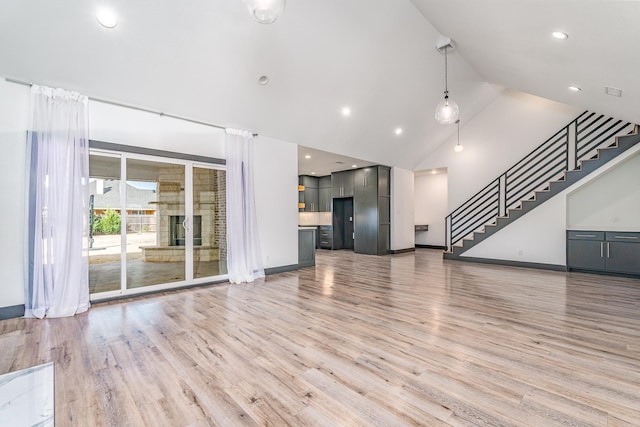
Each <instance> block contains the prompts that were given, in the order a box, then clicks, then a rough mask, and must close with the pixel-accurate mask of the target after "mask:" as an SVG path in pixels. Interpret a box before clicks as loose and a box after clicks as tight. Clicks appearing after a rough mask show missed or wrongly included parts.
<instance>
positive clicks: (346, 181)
mask: <svg viewBox="0 0 640 427" xmlns="http://www.w3.org/2000/svg"><path fill="white" fill-rule="evenodd" d="M342 173H343V174H344V177H343V181H342V185H343V188H344V191H343V194H344V196H343V197H353V195H354V193H353V171H344V172H342Z"/></svg>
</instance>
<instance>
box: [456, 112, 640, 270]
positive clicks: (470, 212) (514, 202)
mask: <svg viewBox="0 0 640 427" xmlns="http://www.w3.org/2000/svg"><path fill="white" fill-rule="evenodd" d="M638 142H640V135H639V132H638V125H634V124H633V123H628V122H624V121H622V120H616V119H613V118H611V117H605V116H602V115H599V114H596V113H593V112H589V111H585V112H584V113H582V114H580V115H579V116H578V117H577V118H575V119H574V120H573V121H571V122H570V123H569V124H567V125H566V126H565V127H563V128H562V129H560V130H559V131H558V132H557V133H556V134H555V135H553V136H552V137H551V138H549V139H548V140H546V141H545V142H544V143H542V145H540V146H539V147H537V148H536V149H534V150H533V151H531V152H530V153H529V154H527V155H526V156H525V157H524V158H523V159H522V160H520V161H519V162H518V163H516V164H515V165H513V166H512V167H511V168H509V169H508V170H507V171H506V172H504V173H503V174H502V175H500V176H499V177H498V178H496V179H495V180H494V181H492V182H491V183H490V184H489V185H487V186H486V187H484V188H483V189H482V190H480V191H478V192H477V193H476V194H474V195H473V196H472V197H471V198H469V199H468V200H467V201H466V202H464V203H463V204H462V205H460V206H459V207H458V208H457V209H455V210H454V211H453V212H451V213H450V214H449V215H448V216H447V218H446V219H445V227H446V248H447V251H446V252H445V253H444V258H445V259H464V257H460V255H462V254H463V253H464V252H466V251H467V250H469V249H471V248H472V247H474V246H475V245H477V244H478V243H480V242H482V241H483V240H485V239H487V238H488V237H489V236H491V235H493V234H495V233H496V232H497V231H498V230H501V229H503V228H504V227H506V226H507V225H509V224H511V223H512V222H514V221H515V220H517V219H518V218H520V217H522V216H523V215H525V214H526V213H527V212H529V211H531V210H533V209H535V208H536V207H538V206H539V205H541V204H542V203H544V202H546V201H547V200H549V199H551V198H552V197H553V196H555V195H556V194H558V193H560V192H561V191H563V190H565V189H567V188H568V187H569V186H571V185H572V184H574V183H576V182H578V181H579V180H581V179H582V178H584V177H585V176H587V175H589V174H590V173H592V172H593V171H595V170H596V169H598V168H599V167H601V166H602V165H604V164H605V163H607V162H609V161H611V160H612V159H614V158H615V157H617V156H619V155H620V154H622V153H624V152H625V151H626V150H628V149H629V148H631V147H633V146H634V145H636V144H637V143H638Z"/></svg>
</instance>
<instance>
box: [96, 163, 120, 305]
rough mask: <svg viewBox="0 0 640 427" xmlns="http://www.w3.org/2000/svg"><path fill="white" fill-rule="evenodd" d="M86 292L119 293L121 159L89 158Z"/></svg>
mask: <svg viewBox="0 0 640 427" xmlns="http://www.w3.org/2000/svg"><path fill="white" fill-rule="evenodd" d="M89 177H90V178H89V188H90V190H89V193H90V196H89V216H90V218H89V219H90V221H89V223H90V224H91V225H92V226H91V229H90V231H89V292H90V293H99V292H107V291H117V290H120V265H121V264H120V263H121V261H120V259H121V258H120V257H121V253H122V250H121V238H120V223H121V218H120V203H121V202H120V158H119V157H107V156H100V155H96V154H91V155H90V156H89Z"/></svg>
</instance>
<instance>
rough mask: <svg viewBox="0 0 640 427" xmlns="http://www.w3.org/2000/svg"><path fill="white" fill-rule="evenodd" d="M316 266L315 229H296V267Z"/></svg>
mask: <svg viewBox="0 0 640 427" xmlns="http://www.w3.org/2000/svg"><path fill="white" fill-rule="evenodd" d="M312 265H316V229H315V228H304V229H298V266H299V267H310V266H312Z"/></svg>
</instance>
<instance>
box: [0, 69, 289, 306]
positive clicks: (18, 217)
mask: <svg viewBox="0 0 640 427" xmlns="http://www.w3.org/2000/svg"><path fill="white" fill-rule="evenodd" d="M28 100H29V88H28V87H26V86H22V85H17V84H13V83H6V82H5V81H4V80H0V143H2V148H3V156H2V159H1V160H0V162H1V163H0V167H1V169H0V190H1V193H0V194H1V197H2V200H3V209H1V210H0V221H1V222H2V224H16V226H15V227H13V226H12V227H6V226H5V227H3V233H4V236H3V237H4V238H5V239H6V240H5V242H11V244H10V245H8V244H6V243H5V245H3V247H2V248H1V249H0V255H1V258H0V259H2V261H1V262H2V268H0V280H1V283H2V284H3V285H2V286H0V307H7V306H12V305H18V304H23V303H24V294H23V287H24V274H23V270H22V269H23V260H24V253H23V252H24V244H23V242H24V232H25V230H24V217H25V214H24V205H25V199H24V176H25V173H26V171H25V167H26V162H25V158H24V156H25V140H26V138H25V132H26V129H27V114H28V112H27V109H28ZM89 111H90V119H89V120H90V124H89V128H90V129H89V136H90V138H91V139H94V140H99V141H104V142H111V143H117V144H124V145H133V146H138V147H145V148H154V149H159V150H167V151H175V152H181V153H188V154H194V155H201V156H208V157H217V158H224V157H225V154H224V132H223V131H222V130H220V129H215V128H212V127H209V126H203V125H198V124H195V123H190V122H185V121H181V120H177V119H171V118H168V117H160V116H158V115H156V114H152V113H146V112H142V111H137V110H133V109H129V108H124V107H118V106H114V105H109V104H104V103H99V102H94V101H91V102H90V103H89ZM254 159H255V163H256V169H255V180H256V208H257V211H258V212H257V216H258V227H259V229H260V240H261V247H262V253H263V258H264V263H265V267H266V268H269V267H279V266H285V265H291V264H297V262H298V243H297V242H298V233H297V225H298V216H297V214H298V209H297V205H298V193H297V185H298V166H297V146H296V145H295V144H293V143H290V142H285V141H279V140H275V139H271V138H267V137H263V136H259V137H258V138H256V143H255V151H254Z"/></svg>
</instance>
